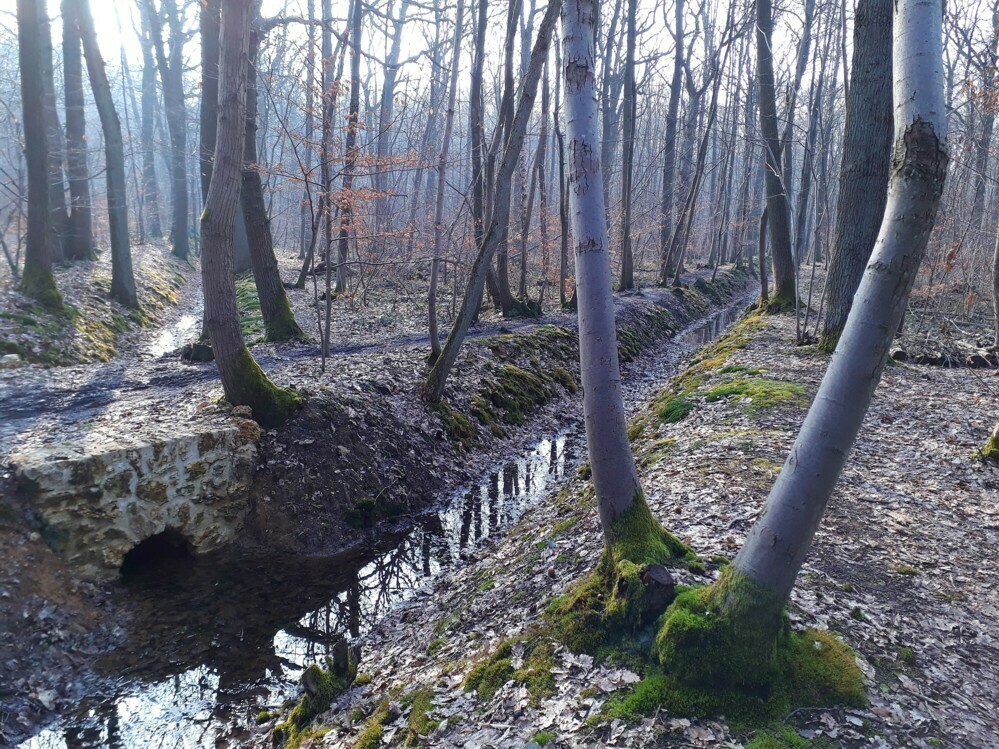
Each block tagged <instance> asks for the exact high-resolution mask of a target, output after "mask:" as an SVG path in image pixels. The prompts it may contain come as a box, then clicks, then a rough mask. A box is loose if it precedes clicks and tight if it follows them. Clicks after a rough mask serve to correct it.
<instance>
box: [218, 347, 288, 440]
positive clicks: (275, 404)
mask: <svg viewBox="0 0 999 749" xmlns="http://www.w3.org/2000/svg"><path fill="white" fill-rule="evenodd" d="M235 369H236V370H237V371H238V372H239V376H238V377H236V378H235V382H234V383H231V384H232V385H233V391H232V392H229V390H228V389H227V390H226V398H228V399H229V402H230V403H232V404H233V405H234V406H249V407H250V409H251V410H252V411H253V418H254V419H256V420H257V421H258V422H259V423H260V424H261V425H263V426H265V427H268V428H269V427H277V426H280V425H281V424H283V423H284V422H285V421H287V420H288V418H290V417H291V415H292V414H293V413H294V412H295V409H296V408H298V406H299V404H300V402H301V400H300V399H299V397H298V396H297V395H295V394H294V393H292V392H290V391H288V390H283V389H281V388H279V387H277V386H276V385H275V384H274V383H273V382H271V380H270V378H269V377H268V376H267V375H266V374H264V371H263V370H262V369H261V368H260V366H259V365H258V364H257V362H256V361H255V360H254V358H253V355H252V354H250V351H249V349H247V348H246V346H243V349H242V351H240V353H239V354H238V355H237V357H236V362H235Z"/></svg>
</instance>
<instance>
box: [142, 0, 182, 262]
mask: <svg viewBox="0 0 999 749" xmlns="http://www.w3.org/2000/svg"><path fill="white" fill-rule="evenodd" d="M144 7H145V11H146V15H147V18H148V21H149V29H150V32H151V36H152V41H153V49H154V50H155V51H156V66H157V68H159V72H160V82H161V83H162V85H163V103H164V109H165V111H166V121H167V129H168V130H169V131H170V180H171V185H172V188H173V189H172V192H171V195H172V203H173V221H172V225H171V228H170V241H171V242H172V243H173V254H174V255H176V256H177V257H179V258H182V259H185V260H186V259H187V257H188V256H189V255H190V252H191V242H190V237H189V235H188V227H187V218H188V195H187V105H186V104H185V103H184V70H183V64H184V62H183V61H184V54H183V44H184V31H183V28H182V26H181V23H180V20H179V17H178V14H177V8H176V5H175V2H174V0H164V3H163V7H164V9H165V10H166V11H167V14H168V20H169V22H170V55H169V57H167V53H166V47H165V45H164V41H163V27H162V26H163V25H162V23H161V22H160V16H159V13H158V12H157V10H156V7H155V5H154V3H153V0H146V4H145V6H144Z"/></svg>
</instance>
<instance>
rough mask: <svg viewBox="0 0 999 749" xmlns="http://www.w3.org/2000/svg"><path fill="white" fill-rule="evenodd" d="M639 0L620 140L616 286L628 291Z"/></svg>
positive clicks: (629, 44) (633, 8)
mask: <svg viewBox="0 0 999 749" xmlns="http://www.w3.org/2000/svg"><path fill="white" fill-rule="evenodd" d="M637 15H638V0H628V20H627V32H626V34H625V37H626V40H627V41H626V42H625V58H624V112H623V115H622V116H623V119H624V138H623V142H622V143H621V203H622V207H621V232H620V234H621V276H620V279H619V280H618V289H619V290H620V291H627V290H628V289H632V288H634V286H635V258H634V255H633V252H632V248H631V213H632V211H631V207H632V197H633V196H632V192H633V190H632V186H633V182H634V177H635V116H636V113H637V108H638V102H637V100H636V99H637V93H638V92H637V91H636V90H635V37H636V35H637V32H636V29H635V25H636V23H637V19H636V16H637Z"/></svg>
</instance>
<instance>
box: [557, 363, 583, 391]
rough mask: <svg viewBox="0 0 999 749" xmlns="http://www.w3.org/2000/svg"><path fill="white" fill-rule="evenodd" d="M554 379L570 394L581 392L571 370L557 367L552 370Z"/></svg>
mask: <svg viewBox="0 0 999 749" xmlns="http://www.w3.org/2000/svg"><path fill="white" fill-rule="evenodd" d="M552 377H554V378H555V381H556V382H558V383H559V384H560V385H561V386H562V387H564V388H565V389H566V390H567V391H569V392H570V393H575V392H576V391H577V390H579V385H578V384H577V382H576V380H575V378H574V377H573V376H572V374H571V373H570V372H569V370H568V369H565V368H564V367H555V368H554V369H552Z"/></svg>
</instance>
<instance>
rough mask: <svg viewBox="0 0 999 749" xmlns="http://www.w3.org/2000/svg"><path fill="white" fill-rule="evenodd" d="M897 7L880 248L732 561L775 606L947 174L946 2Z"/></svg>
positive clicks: (803, 547)
mask: <svg viewBox="0 0 999 749" xmlns="http://www.w3.org/2000/svg"><path fill="white" fill-rule="evenodd" d="M895 8H896V10H895V19H894V22H895V26H894V46H893V58H894V60H893V62H894V105H895V123H896V126H895V145H894V154H893V161H892V170H891V178H890V181H889V185H888V199H887V208H886V210H885V215H884V219H883V221H882V223H881V229H880V232H879V234H878V239H877V244H876V245H875V249H874V254H873V257H872V260H871V262H870V264H869V265H868V266H867V270H866V271H865V272H864V277H863V280H862V282H861V285H860V288H859V290H858V291H857V297H856V301H855V303H854V305H853V309H852V310H851V312H850V315H849V317H848V319H847V323H846V326H845V327H844V330H843V336H842V338H841V340H840V344H839V346H838V347H837V349H836V353H835V355H834V356H833V358H832V361H831V363H830V365H829V369H828V370H827V372H826V374H825V376H824V377H823V379H822V383H821V385H820V386H819V391H818V393H817V395H816V397H815V400H814V402H813V403H812V406H811V408H810V409H809V410H808V415H807V416H806V417H805V421H804V424H803V425H802V427H801V431H800V432H799V434H798V437H797V439H796V440H795V443H794V446H793V447H792V448H791V452H790V455H789V456H788V458H787V460H786V461H785V463H784V467H783V469H782V470H781V472H780V474H779V476H778V478H777V481H776V482H775V483H774V487H773V489H772V491H771V492H770V496H769V497H768V499H767V502H766V505H765V506H764V508H763V510H762V511H761V512H760V516H759V518H758V519H757V521H756V523H755V524H754V525H753V528H752V529H751V530H750V532H749V536H748V538H747V539H746V543H745V545H744V546H743V547H742V549H741V550H740V552H739V554H738V556H737V557H736V559H735V562H734V569H735V572H736V573H737V574H740V575H745V576H747V577H748V578H749V579H750V580H752V581H753V582H754V583H756V584H757V585H758V586H760V587H762V588H763V589H765V590H766V591H769V592H771V593H772V594H773V600H774V601H776V602H777V604H778V605H779V606H783V604H784V603H785V602H786V601H787V598H788V596H789V594H790V592H791V588H792V587H793V585H794V581H795V578H796V577H797V575H798V572H799V570H800V569H801V565H802V563H803V562H804V559H805V556H806V555H807V553H808V550H809V548H810V546H811V541H812V537H813V536H814V534H815V531H816V530H817V528H818V526H819V523H820V521H821V519H822V515H823V513H824V512H825V508H826V505H827V504H828V502H829V498H830V496H831V495H832V492H833V489H834V488H835V486H836V482H837V480H838V478H839V475H840V472H841V471H842V469H843V466H844V464H845V462H846V459H847V457H848V455H849V453H850V449H851V448H852V447H853V444H854V442H855V440H856V438H857V433H858V432H859V430H860V426H861V423H862V422H863V419H864V416H865V414H866V413H867V409H868V406H869V405H870V402H871V398H872V396H873V394H874V390H875V388H876V387H877V384H878V381H879V380H880V378H881V373H882V371H883V370H884V366H885V361H886V359H887V356H888V348H889V346H890V345H891V341H892V337H893V336H894V333H895V331H896V330H897V329H898V325H899V321H900V320H901V319H902V315H903V312H904V310H905V305H906V301H907V299H908V296H909V292H910V291H911V289H912V285H913V282H914V280H915V277H916V274H917V272H918V270H919V265H920V262H921V261H922V259H923V256H924V254H925V251H926V245H927V242H928V240H929V237H930V233H931V231H932V229H933V224H934V220H935V217H936V213H937V208H938V206H939V204H940V196H941V193H942V192H943V185H944V179H945V177H946V173H947V162H948V155H947V116H946V111H945V106H944V97H943V70H942V51H941V50H942V42H941V38H942V32H941V19H942V15H943V13H942V1H941V0H898V2H897V3H896V5H895ZM771 613H776V612H771ZM775 621H779V617H775Z"/></svg>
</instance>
